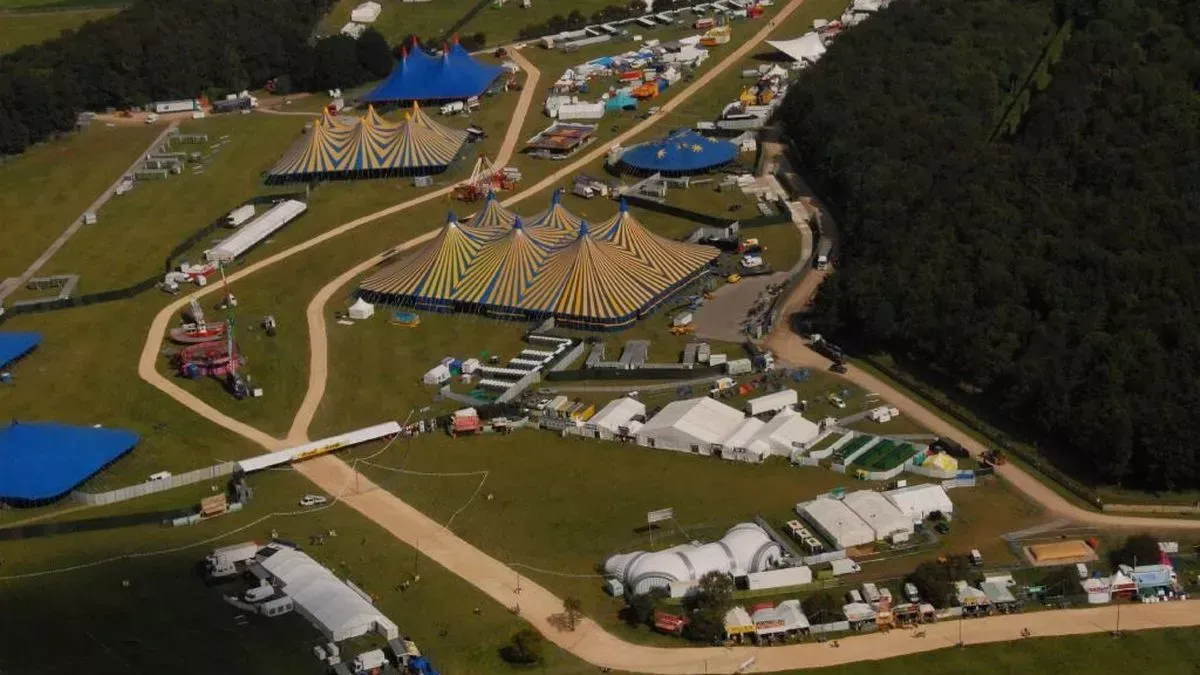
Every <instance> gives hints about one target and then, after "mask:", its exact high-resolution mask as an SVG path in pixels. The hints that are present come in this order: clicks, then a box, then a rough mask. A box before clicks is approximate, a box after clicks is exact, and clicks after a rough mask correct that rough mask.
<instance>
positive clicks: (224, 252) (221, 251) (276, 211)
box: [204, 199, 308, 262]
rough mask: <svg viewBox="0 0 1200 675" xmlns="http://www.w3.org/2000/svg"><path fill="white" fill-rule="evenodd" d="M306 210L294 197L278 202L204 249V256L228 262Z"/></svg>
mask: <svg viewBox="0 0 1200 675" xmlns="http://www.w3.org/2000/svg"><path fill="white" fill-rule="evenodd" d="M307 210H308V205H307V204H305V203H304V202H301V201H297V200H295V199H287V200H284V201H282V202H279V203H278V204H276V205H275V206H272V207H271V208H270V209H269V210H268V211H267V212H266V213H264V214H262V215H261V216H259V217H258V218H255V219H254V220H252V221H250V222H249V223H247V224H246V225H245V227H243V228H241V229H240V230H238V231H237V233H235V234H233V235H231V236H229V237H228V238H226V239H225V240H223V241H221V243H219V244H217V245H216V246H214V247H212V248H211V249H209V250H207V251H205V252H204V257H205V259H206V260H208V262H229V261H231V260H233V259H234V258H237V257H238V256H240V255H242V254H243V253H245V252H246V251H249V250H250V249H251V248H254V246H255V245H257V244H258V243H260V242H261V241H263V240H264V239H266V238H267V237H269V236H271V235H272V234H274V233H275V232H277V231H278V230H280V229H282V228H283V226H284V225H287V224H288V223H290V222H292V221H293V220H295V219H296V218H297V217H298V216H299V215H300V214H302V213H304V212H305V211H307Z"/></svg>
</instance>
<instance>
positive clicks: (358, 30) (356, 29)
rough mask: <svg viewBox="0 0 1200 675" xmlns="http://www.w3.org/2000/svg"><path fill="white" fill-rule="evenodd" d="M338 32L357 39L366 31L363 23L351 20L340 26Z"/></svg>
mask: <svg viewBox="0 0 1200 675" xmlns="http://www.w3.org/2000/svg"><path fill="white" fill-rule="evenodd" d="M338 32H340V33H341V34H342V35H345V36H347V37H352V38H354V39H355V40H357V39H358V38H360V37H362V34H363V33H365V32H367V26H366V25H365V24H361V23H354V22H353V21H351V22H349V23H347V24H346V25H345V26H342V30H340V31H338Z"/></svg>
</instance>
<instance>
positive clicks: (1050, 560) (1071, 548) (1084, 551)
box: [1025, 539, 1096, 566]
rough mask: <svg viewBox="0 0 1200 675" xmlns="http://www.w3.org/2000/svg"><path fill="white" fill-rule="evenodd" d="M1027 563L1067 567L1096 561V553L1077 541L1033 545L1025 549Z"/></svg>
mask: <svg viewBox="0 0 1200 675" xmlns="http://www.w3.org/2000/svg"><path fill="white" fill-rule="evenodd" d="M1025 554H1026V555H1027V556H1028V557H1029V561H1030V562H1032V563H1033V564H1034V565H1037V566H1048V565H1069V564H1073V563H1080V562H1089V561H1092V560H1096V552H1095V551H1094V550H1092V547H1091V546H1088V545H1087V543H1086V542H1083V541H1081V540H1079V539H1072V540H1070V541H1056V542H1052V543H1049V544H1034V545H1032V546H1026V547H1025Z"/></svg>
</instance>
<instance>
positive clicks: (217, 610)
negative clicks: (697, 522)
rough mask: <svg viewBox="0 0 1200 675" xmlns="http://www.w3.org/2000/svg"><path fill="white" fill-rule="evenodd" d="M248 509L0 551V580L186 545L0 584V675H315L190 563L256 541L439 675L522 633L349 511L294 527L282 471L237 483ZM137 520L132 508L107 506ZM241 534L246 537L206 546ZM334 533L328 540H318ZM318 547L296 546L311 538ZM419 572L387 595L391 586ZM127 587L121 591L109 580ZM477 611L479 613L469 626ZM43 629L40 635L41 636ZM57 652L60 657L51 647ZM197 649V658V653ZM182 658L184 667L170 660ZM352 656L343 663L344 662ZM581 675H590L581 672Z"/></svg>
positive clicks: (290, 491) (304, 633)
mask: <svg viewBox="0 0 1200 675" xmlns="http://www.w3.org/2000/svg"><path fill="white" fill-rule="evenodd" d="M251 485H252V487H253V488H254V490H255V499H254V501H252V502H251V503H250V505H249V506H248V507H247V508H246V509H245V510H243V511H242V512H240V513H237V514H232V515H228V516H223V517H221V518H218V519H216V520H213V521H210V522H206V523H202V524H200V525H195V526H191V527H180V528H162V527H159V526H157V525H149V526H141V527H132V528H126V529H120V530H110V531H105V532H92V533H82V534H71V535H61V536H56V537H48V538H41V539H30V540H24V541H12V542H0V558H2V559H3V560H4V565H3V571H2V574H3V575H5V576H9V575H17V574H24V573H27V572H31V571H37V570H42V569H45V568H48V567H54V568H57V567H61V566H68V565H72V564H85V563H88V562H92V561H95V560H99V559H102V558H106V557H112V556H119V555H125V554H131V553H142V552H147V551H156V550H163V549H167V548H175V547H183V546H188V545H189V544H193V543H195V544H197V545H195V546H191V547H188V548H186V549H184V550H181V551H178V552H176V553H170V554H163V555H159V556H152V557H145V558H137V559H126V560H121V561H118V562H113V563H110V564H106V565H101V566H96V567H90V568H86V569H82V570H79V571H73V572H67V573H62V574H55V575H50V576H45V577H40V578H32V579H20V580H0V593H3V595H4V597H5V606H6V608H7V609H8V610H9V611H17V612H20V615H21V616H22V617H23V619H22V621H20V622H10V625H7V626H6V629H5V630H4V631H2V632H0V668H3V669H4V671H5V672H21V673H32V672H39V673H54V674H57V673H68V672H80V669H81V668H82V669H84V670H86V672H88V673H98V674H102V675H107V674H109V673H113V674H116V673H129V672H147V673H148V672H158V671H170V672H176V673H189V674H190V673H196V674H197V675H200V674H204V675H208V674H209V673H214V672H222V673H230V674H243V673H244V674H246V675H250V674H252V673H263V672H271V673H274V672H288V673H298V674H304V673H312V674H313V675H317V674H318V673H324V672H325V669H324V667H323V664H321V663H320V662H319V661H317V660H316V659H315V658H313V656H312V653H311V649H312V647H313V646H314V645H316V644H318V643H319V642H320V641H321V640H320V636H319V634H318V633H317V632H316V630H315V629H313V628H312V627H311V626H310V625H309V624H308V623H307V622H306V621H305V620H304V619H302V618H301V617H300V616H299V615H298V614H291V615H287V616H284V617H281V618H276V619H265V618H260V617H253V616H251V617H247V621H246V623H245V625H239V622H238V621H236V617H237V616H238V615H239V614H241V612H240V610H236V609H234V608H233V607H230V606H229V605H227V604H225V603H224V602H223V601H222V600H221V594H222V593H230V592H234V589H236V588H237V585H236V584H234V585H232V586H230V585H219V586H213V587H210V586H206V585H205V583H204V581H203V580H202V579H201V578H200V577H199V576H198V575H197V574H196V573H195V565H196V563H197V562H198V561H199V560H200V559H201V558H202V557H203V556H204V555H206V554H207V553H208V552H209V551H211V550H212V549H213V548H215V547H217V546H223V545H226V544H231V543H237V542H241V541H246V540H251V539H253V540H257V541H266V540H267V539H268V538H269V537H270V536H271V532H272V530H274V531H276V532H277V533H278V535H279V536H280V537H282V538H284V539H288V540H292V541H295V542H297V543H300V544H301V545H302V546H304V548H305V550H306V551H307V552H308V553H309V554H310V555H312V556H314V557H315V558H317V559H318V560H320V561H321V562H322V563H323V564H325V565H327V566H328V567H330V568H331V569H332V570H333V571H334V572H335V573H336V574H338V576H340V577H342V578H348V579H350V580H352V581H353V582H354V583H355V584H356V585H358V586H359V587H361V588H363V589H364V590H365V591H366V592H368V593H370V594H371V595H372V596H373V597H374V598H375V599H376V603H377V605H378V606H379V607H380V609H381V610H382V611H383V612H384V613H385V614H386V615H388V616H389V617H390V618H392V620H393V621H395V622H396V623H397V625H398V626H399V627H400V630H401V632H402V633H404V634H407V635H410V636H411V637H412V638H413V639H414V640H415V641H416V642H417V644H418V645H419V647H420V648H421V651H422V653H424V654H425V655H426V656H428V657H429V658H430V659H431V661H432V662H433V663H434V664H435V665H436V666H437V667H438V668H439V669H440V670H441V671H442V672H450V673H484V672H500V671H502V670H504V669H507V666H505V665H504V664H503V662H502V661H501V660H500V658H499V656H498V650H499V648H500V647H501V646H503V644H504V643H505V642H506V641H507V640H508V639H509V637H510V636H511V635H512V634H513V633H514V632H516V631H517V630H519V629H520V628H521V627H522V625H523V622H522V621H521V620H519V619H518V618H516V617H514V616H513V615H512V614H510V613H509V612H508V610H507V609H506V608H504V607H502V606H500V605H498V604H496V603H495V602H494V601H492V600H491V599H490V598H488V597H486V596H484V595H483V594H482V593H481V592H479V591H478V590H476V589H475V588H474V587H472V586H470V585H469V584H467V582H465V581H463V580H461V579H459V578H457V577H455V576H453V575H452V574H451V573H449V572H448V571H446V570H445V569H444V568H442V567H440V566H439V565H436V564H434V563H432V562H430V561H428V560H422V559H421V557H420V556H419V555H418V554H417V553H416V552H415V551H414V550H413V549H412V548H409V547H408V546H406V545H404V544H402V543H401V542H399V541H397V540H396V539H395V538H394V537H392V536H391V535H390V534H388V533H387V532H385V531H384V530H382V529H380V528H379V527H377V526H376V525H374V524H373V523H370V522H369V521H367V520H366V519H364V518H362V517H361V516H360V515H358V514H357V513H355V512H354V511H352V510H351V509H350V508H349V507H345V506H342V505H337V504H335V505H334V506H332V507H330V508H328V509H323V510H314V511H308V512H301V513H300V514H299V515H287V516H283V515H281V516H275V517H272V518H269V519H267V520H265V521H263V522H256V521H258V520H259V519H261V518H263V517H264V516H266V515H268V514H271V513H274V512H295V511H297V510H298V507H297V506H296V501H297V500H298V499H299V497H300V496H301V495H303V494H306V493H308V492H311V491H312V486H311V485H309V483H308V482H307V481H306V480H305V479H303V478H302V477H300V476H298V475H296V474H294V473H292V472H290V471H273V472H265V473H262V474H259V475H256V476H254V477H252V478H251ZM121 506H122V508H123V509H130V510H140V509H144V508H145V507H144V506H143V505H142V500H140V499H139V500H134V501H132V502H127V503H126V504H124V505H121ZM247 525H249V526H250V527H249V529H246V530H244V531H242V532H239V533H236V534H230V535H228V536H225V537H221V538H220V539H218V540H216V541H213V542H211V543H203V544H200V543H199V542H202V541H204V540H206V539H210V538H214V537H220V535H223V534H225V533H229V532H231V531H232V530H235V529H238V528H242V527H245V526H247ZM331 529H332V530H335V531H336V532H337V536H336V537H329V536H328V532H329V530H331ZM318 533H319V534H325V535H326V537H325V543H324V544H322V545H317V546H313V545H308V543H309V537H310V535H313V534H318ZM415 574H420V577H421V579H420V581H418V582H415V583H413V584H412V585H411V586H410V587H409V588H408V590H406V591H401V590H400V589H399V584H400V583H401V582H402V581H405V580H409V579H411V578H412V577H413V576H414V575H415ZM124 580H129V581H130V586H129V588H125V587H123V586H122V581H124ZM475 608H479V610H480V612H479V614H475V612H474V610H475ZM49 626H53V627H54V630H52V631H51V630H47V627H49ZM64 642H69V643H70V644H71V645H72V648H71V649H61V645H62V644H64ZM197 645H203V647H204V648H203V649H197ZM183 655H187V658H181V656H183ZM348 656H352V654H350V655H348ZM546 657H547V663H546V666H545V672H548V673H560V674H563V675H566V674H567V673H582V672H585V667H584V664H582V663H581V662H579V661H577V660H575V659H574V658H572V657H570V656H569V655H567V654H565V653H564V652H561V651H558V650H555V649H553V648H548V649H547V650H546ZM593 670H594V669H593Z"/></svg>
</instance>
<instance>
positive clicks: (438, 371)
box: [421, 363, 450, 384]
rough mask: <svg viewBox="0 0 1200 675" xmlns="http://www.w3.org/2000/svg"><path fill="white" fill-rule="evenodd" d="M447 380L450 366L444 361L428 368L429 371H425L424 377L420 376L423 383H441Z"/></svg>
mask: <svg viewBox="0 0 1200 675" xmlns="http://www.w3.org/2000/svg"><path fill="white" fill-rule="evenodd" d="M449 380H450V367H449V366H447V365H446V364H444V363H439V364H438V365H436V366H434V367H432V368H430V369H429V371H428V372H426V373H425V375H424V377H422V378H421V381H422V382H424V383H425V384H442V383H443V382H448V381H449Z"/></svg>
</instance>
